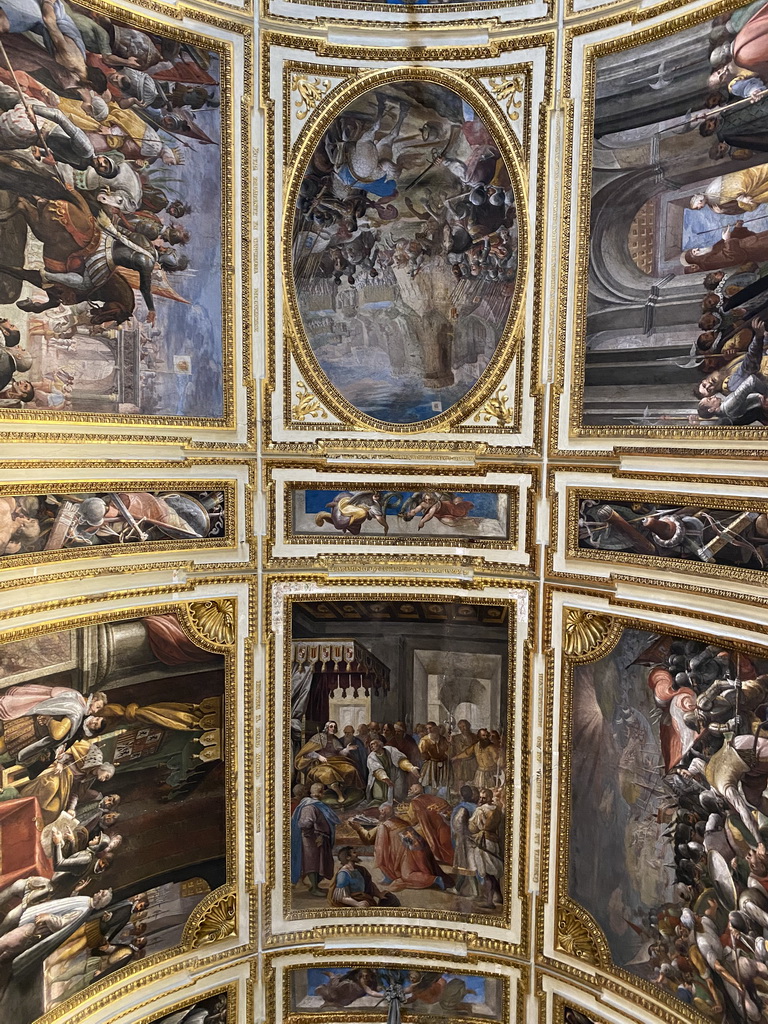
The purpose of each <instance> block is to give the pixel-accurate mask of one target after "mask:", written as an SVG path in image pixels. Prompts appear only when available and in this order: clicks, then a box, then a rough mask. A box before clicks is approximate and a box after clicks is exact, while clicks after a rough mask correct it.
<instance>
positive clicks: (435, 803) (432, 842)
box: [397, 783, 453, 864]
mask: <svg viewBox="0 0 768 1024" xmlns="http://www.w3.org/2000/svg"><path fill="white" fill-rule="evenodd" d="M397 813H398V815H399V816H400V817H401V818H402V819H403V821H407V822H408V823H409V824H410V825H413V826H414V827H415V828H416V829H418V831H419V832H420V833H421V835H422V836H424V838H425V839H426V841H427V843H428V844H429V848H430V850H431V851H432V853H433V854H434V857H435V860H436V861H437V862H438V864H453V845H452V844H451V826H450V821H451V805H450V804H449V803H448V801H447V800H443V798H442V797H441V796H435V795H434V794H432V795H430V796H427V794H426V793H425V792H424V787H423V786H420V785H419V784H418V783H414V784H413V785H412V786H411V788H410V789H409V790H408V800H407V802H406V803H403V804H401V805H400V806H399V807H398V809H397Z"/></svg>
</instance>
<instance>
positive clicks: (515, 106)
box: [488, 75, 525, 121]
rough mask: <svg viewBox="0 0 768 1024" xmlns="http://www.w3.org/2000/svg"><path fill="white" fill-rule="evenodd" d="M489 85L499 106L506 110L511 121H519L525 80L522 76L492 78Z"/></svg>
mask: <svg viewBox="0 0 768 1024" xmlns="http://www.w3.org/2000/svg"><path fill="white" fill-rule="evenodd" d="M488 85H489V87H490V90H491V92H492V93H493V95H494V97H495V98H496V100H497V102H498V103H499V105H500V106H502V107H504V109H505V110H506V112H507V117H508V118H509V119H510V121H517V120H518V119H519V117H520V108H521V107H522V105H523V95H524V94H525V78H524V77H523V76H522V75H511V76H509V75H507V76H505V77H498V78H491V79H489V80H488Z"/></svg>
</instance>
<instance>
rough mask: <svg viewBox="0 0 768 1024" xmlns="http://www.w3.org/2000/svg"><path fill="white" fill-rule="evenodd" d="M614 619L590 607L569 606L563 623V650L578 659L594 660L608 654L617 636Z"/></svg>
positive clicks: (570, 656)
mask: <svg viewBox="0 0 768 1024" xmlns="http://www.w3.org/2000/svg"><path fill="white" fill-rule="evenodd" d="M614 627H615V624H614V620H613V619H612V618H611V616H610V615H601V614H600V613H599V612H595V611H592V610H591V609H589V608H567V609H566V610H565V622H564V625H563V652H564V653H565V654H566V655H567V656H568V657H569V658H573V659H578V660H586V661H593V660H595V658H596V657H597V652H598V651H599V652H600V654H606V653H607V651H608V649H610V646H611V641H612V640H613V639H614V637H616V638H617V636H616V630H615V628H614Z"/></svg>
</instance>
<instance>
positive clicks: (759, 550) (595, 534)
mask: <svg viewBox="0 0 768 1024" xmlns="http://www.w3.org/2000/svg"><path fill="white" fill-rule="evenodd" d="M672 497H674V496H672ZM578 511H579V519H578V532H579V533H578V542H579V548H580V549H581V550H583V551H595V552H605V557H606V559H610V558H614V557H617V556H620V555H621V553H627V554H631V555H634V556H637V555H640V556H649V557H650V556H653V557H655V558H681V559H685V560H686V561H689V562H698V563H700V564H701V565H724V566H731V567H733V568H739V569H757V570H760V571H765V570H766V568H768V513H766V512H764V511H761V510H760V509H757V510H755V509H748V508H736V509H723V508H712V507H711V506H709V505H699V504H696V505H675V504H674V503H671V504H661V503H659V502H658V501H646V500H643V499H642V498H635V497H634V496H632V495H629V494H628V495H627V496H626V500H622V501H602V500H600V499H598V498H580V500H579V506H578Z"/></svg>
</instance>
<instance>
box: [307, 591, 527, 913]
mask: <svg viewBox="0 0 768 1024" xmlns="http://www.w3.org/2000/svg"><path fill="white" fill-rule="evenodd" d="M508 644H509V616H508V609H507V608H506V607H502V606H496V605H479V604H474V605H473V604H459V603H453V602H449V603H446V604H443V603H438V602H428V601H408V602H402V601H351V602H350V601H343V602H338V603H336V602H306V603H304V602H302V603H295V604H294V605H293V635H292V652H291V661H292V668H291V743H292V750H293V764H292V768H291V787H292V790H291V793H292V800H291V849H290V881H291V886H292V889H291V904H292V907H293V909H294V910H299V911H301V912H302V913H303V914H307V913H312V912H316V911H323V910H325V911H331V912H332V911H333V910H334V909H336V910H339V909H341V910H349V909H354V908H361V909H363V910H364V911H365V912H366V913H371V912H372V911H374V910H375V908H379V907H381V908H397V907H404V908H411V909H413V910H418V911H422V910H428V911H430V912H432V913H434V914H439V913H441V912H447V913H450V912H453V913H464V914H469V913H472V914H475V913H480V914H484V915H487V916H488V917H489V918H491V919H494V918H496V919H497V920H498V919H499V917H500V916H501V915H502V914H503V913H504V912H505V909H507V908H505V899H506V896H505V879H506V877H507V870H506V867H505V845H506V842H507V837H506V835H505V831H506V822H507V818H508V816H507V811H506V794H507V789H508V786H507V782H508V766H507V741H508V736H509V733H508V729H507V689H508V687H507V673H508V654H507V651H508Z"/></svg>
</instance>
